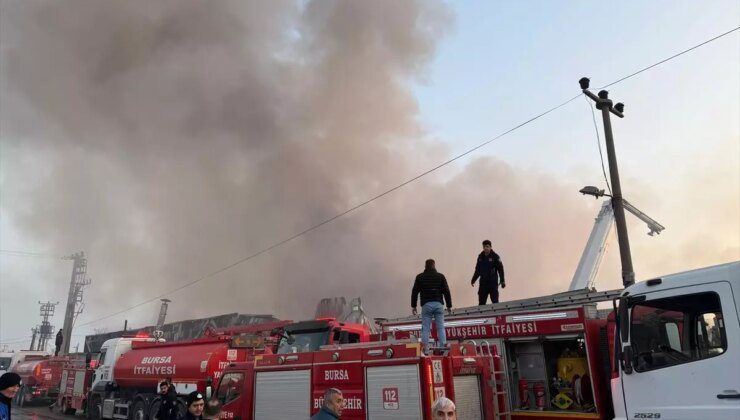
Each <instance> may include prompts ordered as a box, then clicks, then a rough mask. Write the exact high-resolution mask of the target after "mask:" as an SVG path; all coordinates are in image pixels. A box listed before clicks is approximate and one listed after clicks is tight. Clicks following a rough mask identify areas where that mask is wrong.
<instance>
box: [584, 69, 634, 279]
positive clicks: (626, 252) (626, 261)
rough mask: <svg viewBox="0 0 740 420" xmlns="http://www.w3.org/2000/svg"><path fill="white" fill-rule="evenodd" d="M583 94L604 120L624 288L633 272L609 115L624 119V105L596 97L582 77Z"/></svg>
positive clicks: (602, 95) (603, 93)
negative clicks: (594, 105)
mask: <svg viewBox="0 0 740 420" xmlns="http://www.w3.org/2000/svg"><path fill="white" fill-rule="evenodd" d="M578 83H579V84H580V86H581V90H582V91H583V93H584V94H585V95H586V96H588V97H589V98H591V100H593V101H594V102H596V109H598V110H600V111H601V116H602V117H603V120H604V137H605V142H606V154H607V157H608V158H609V177H610V178H611V183H612V207H613V208H614V221H615V222H616V224H617V239H618V241H619V258H620V260H621V261H622V284H623V285H624V287H628V286H631V285H632V284H634V283H635V270H634V269H633V268H632V254H631V252H630V241H629V237H628V236H627V223H626V221H625V218H624V202H623V201H624V200H623V198H622V186H621V183H620V182H619V169H618V168H617V153H616V151H615V149H614V136H613V134H612V123H611V119H610V115H609V114H614V115H616V116H617V117H619V118H624V114H623V112H624V104H622V103H621V102H620V103H617V104H616V105H613V103H612V101H611V99H609V92H607V91H606V90H602V91H600V92H599V94H598V96H597V95H594V94H593V93H591V91H590V90H588V87H589V79H588V78H586V77H584V78H582V79H581V80H579V81H578Z"/></svg>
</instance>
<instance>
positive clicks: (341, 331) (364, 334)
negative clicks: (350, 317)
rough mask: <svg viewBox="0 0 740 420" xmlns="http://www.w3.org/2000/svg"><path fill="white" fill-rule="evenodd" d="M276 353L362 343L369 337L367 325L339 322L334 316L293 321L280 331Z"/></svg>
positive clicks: (309, 350) (302, 351)
mask: <svg viewBox="0 0 740 420" xmlns="http://www.w3.org/2000/svg"><path fill="white" fill-rule="evenodd" d="M281 335H282V337H281V339H280V342H279V343H278V349H277V353H278V354H286V353H306V352H312V351H316V350H319V348H320V347H321V346H324V345H327V344H328V345H331V344H353V343H363V342H367V341H369V339H370V331H369V328H368V326H366V325H363V324H353V323H347V322H339V321H337V319H336V318H317V319H314V320H309V321H301V322H295V323H293V324H290V325H287V326H285V327H284V328H283V329H282V331H281Z"/></svg>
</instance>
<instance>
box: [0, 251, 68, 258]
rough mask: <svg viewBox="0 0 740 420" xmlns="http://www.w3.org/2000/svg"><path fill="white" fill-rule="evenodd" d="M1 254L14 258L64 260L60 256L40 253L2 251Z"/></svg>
mask: <svg viewBox="0 0 740 420" xmlns="http://www.w3.org/2000/svg"><path fill="white" fill-rule="evenodd" d="M0 254H7V255H11V256H14V257H36V258H55V259H62V257H61V256H60V255H53V254H43V253H40V252H27V251H15V250H11V249H0Z"/></svg>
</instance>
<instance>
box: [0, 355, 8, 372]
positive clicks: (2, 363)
mask: <svg viewBox="0 0 740 420" xmlns="http://www.w3.org/2000/svg"><path fill="white" fill-rule="evenodd" d="M9 366H10V357H0V370H8V367H9Z"/></svg>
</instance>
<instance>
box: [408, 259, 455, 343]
mask: <svg viewBox="0 0 740 420" xmlns="http://www.w3.org/2000/svg"><path fill="white" fill-rule="evenodd" d="M420 294H421V342H422V344H423V345H424V351H425V352H426V351H428V346H429V333H430V331H431V329H432V318H434V323H435V325H436V326H437V341H438V342H439V345H440V346H441V347H444V346H445V345H447V336H446V335H445V313H444V306H443V304H442V303H443V302H446V303H447V311H448V312H449V310H450V309H452V297H451V296H450V288H449V286H448V285H447V279H446V278H445V276H444V274H442V273H439V272H437V268H436V266H435V263H434V260H432V259H428V260H426V263H425V264H424V272H423V273H421V274H419V275H418V276H416V280H415V281H414V288H413V289H411V311H412V313H413V314H414V315H416V299H417V297H418V296H419V295H420ZM443 299H444V300H443Z"/></svg>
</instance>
